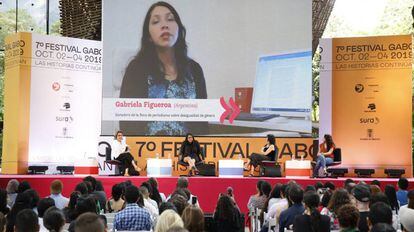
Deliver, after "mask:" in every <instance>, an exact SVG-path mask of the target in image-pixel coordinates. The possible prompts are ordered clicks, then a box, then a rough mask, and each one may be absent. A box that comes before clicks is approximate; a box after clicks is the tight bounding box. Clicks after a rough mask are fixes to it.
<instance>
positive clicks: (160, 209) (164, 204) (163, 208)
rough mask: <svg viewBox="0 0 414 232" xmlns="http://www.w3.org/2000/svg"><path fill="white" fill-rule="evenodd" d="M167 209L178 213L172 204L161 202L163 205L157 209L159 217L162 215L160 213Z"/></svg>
mask: <svg viewBox="0 0 414 232" xmlns="http://www.w3.org/2000/svg"><path fill="white" fill-rule="evenodd" d="M167 209H171V210H173V211H174V212H176V213H177V212H178V210H177V208H176V207H175V206H174V204H173V203H171V202H163V203H161V205H160V208H159V212H160V215H161V214H162V212H164V211H165V210H167ZM183 210H184V209H183Z"/></svg>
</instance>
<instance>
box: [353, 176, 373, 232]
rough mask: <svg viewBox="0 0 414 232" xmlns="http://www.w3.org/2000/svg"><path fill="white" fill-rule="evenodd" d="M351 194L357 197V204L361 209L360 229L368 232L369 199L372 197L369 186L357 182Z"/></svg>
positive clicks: (362, 231)
mask: <svg viewBox="0 0 414 232" xmlns="http://www.w3.org/2000/svg"><path fill="white" fill-rule="evenodd" d="M351 196H353V197H354V198H355V206H356V207H357V209H358V211H359V222H358V229H359V231H360V232H368V231H369V227H368V216H369V200H370V198H371V193H370V189H369V186H368V185H364V184H357V185H356V186H355V188H354V189H353V190H352V194H351Z"/></svg>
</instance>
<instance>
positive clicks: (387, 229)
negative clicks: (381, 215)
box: [370, 223, 396, 232]
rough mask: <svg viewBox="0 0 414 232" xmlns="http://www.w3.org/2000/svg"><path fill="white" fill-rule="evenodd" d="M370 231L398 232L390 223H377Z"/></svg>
mask: <svg viewBox="0 0 414 232" xmlns="http://www.w3.org/2000/svg"><path fill="white" fill-rule="evenodd" d="M370 231H371V232H396V230H395V229H394V227H392V226H391V225H390V224H388V223H377V224H375V225H374V226H373V227H372V228H371V230H370Z"/></svg>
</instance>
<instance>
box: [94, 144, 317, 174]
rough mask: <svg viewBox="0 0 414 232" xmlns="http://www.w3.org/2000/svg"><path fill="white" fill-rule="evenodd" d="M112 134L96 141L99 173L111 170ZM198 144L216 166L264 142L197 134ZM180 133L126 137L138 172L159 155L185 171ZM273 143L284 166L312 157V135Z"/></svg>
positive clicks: (175, 169)
mask: <svg viewBox="0 0 414 232" xmlns="http://www.w3.org/2000/svg"><path fill="white" fill-rule="evenodd" d="M113 139H114V137H113V136H103V137H101V138H100V142H99V149H98V151H99V154H98V157H99V174H100V175H108V174H113V173H114V169H113V167H112V166H111V165H107V164H105V163H104V161H105V157H106V156H107V152H109V151H110V150H109V148H111V142H112V141H113ZM196 139H197V140H198V141H199V142H200V146H201V148H202V149H203V150H204V153H205V155H206V159H205V161H206V163H210V164H215V165H216V169H217V168H218V161H219V160H221V159H243V160H244V161H247V158H248V156H250V154H251V153H253V152H260V151H261V148H262V147H263V146H264V145H265V144H266V138H243V137H238V138H237V137H232V138H223V137H198V138H196ZM183 140H184V138H183V137H151V136H148V137H127V138H126V143H127V144H128V146H129V147H130V148H131V154H132V155H133V156H134V157H135V159H136V160H137V161H138V166H139V167H141V168H143V171H142V172H141V175H146V164H147V162H146V159H147V158H155V157H157V154H158V157H159V158H160V159H165V158H168V157H170V158H171V159H172V160H173V175H174V176H178V175H185V174H187V173H188V170H187V167H183V166H179V165H178V164H177V161H178V152H179V148H180V147H181V143H182V142H183ZM276 145H277V146H278V148H279V152H278V161H279V162H280V163H281V165H282V167H284V165H283V164H284V162H285V161H286V160H290V159H292V156H293V157H294V158H295V159H301V157H303V159H306V160H311V159H312V155H313V154H314V150H313V139H312V138H277V139H276Z"/></svg>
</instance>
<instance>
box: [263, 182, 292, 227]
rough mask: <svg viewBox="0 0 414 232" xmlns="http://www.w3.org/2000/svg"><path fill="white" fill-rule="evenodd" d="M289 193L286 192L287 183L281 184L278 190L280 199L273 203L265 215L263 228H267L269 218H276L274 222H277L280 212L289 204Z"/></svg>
mask: <svg viewBox="0 0 414 232" xmlns="http://www.w3.org/2000/svg"><path fill="white" fill-rule="evenodd" d="M288 196H289V194H288V185H286V184H284V185H283V186H282V190H281V192H280V197H281V199H280V201H279V202H278V203H275V204H273V205H272V206H271V207H270V209H269V211H268V213H267V215H266V217H265V222H264V227H265V228H264V230H265V229H266V228H267V227H266V226H267V224H268V221H269V220H276V224H279V218H280V214H281V213H282V212H283V211H284V210H286V209H287V208H288V206H289V203H288V200H287V198H288Z"/></svg>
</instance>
